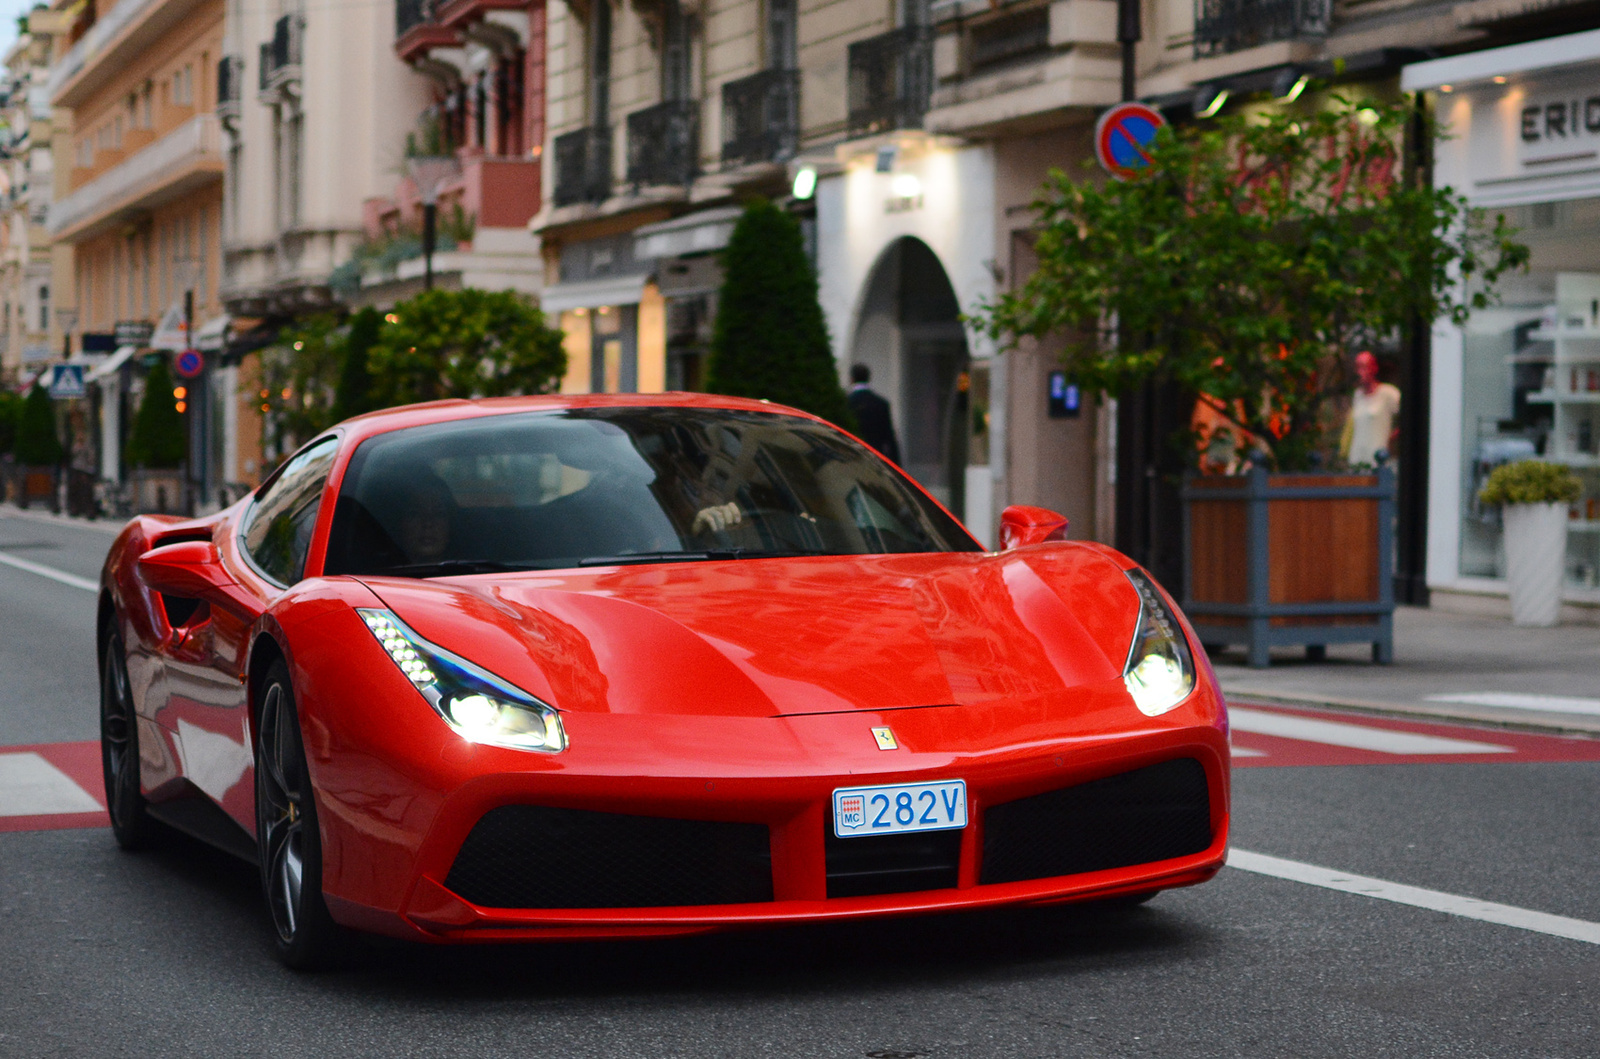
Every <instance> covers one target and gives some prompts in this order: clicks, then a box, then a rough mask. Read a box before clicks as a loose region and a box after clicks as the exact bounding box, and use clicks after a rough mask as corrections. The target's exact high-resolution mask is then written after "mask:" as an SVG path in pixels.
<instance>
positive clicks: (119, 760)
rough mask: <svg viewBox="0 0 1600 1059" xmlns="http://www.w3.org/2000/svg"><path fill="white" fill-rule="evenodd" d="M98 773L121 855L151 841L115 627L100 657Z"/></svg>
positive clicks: (134, 720)
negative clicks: (122, 851)
mask: <svg viewBox="0 0 1600 1059" xmlns="http://www.w3.org/2000/svg"><path fill="white" fill-rule="evenodd" d="M100 658H101V662H100V768H101V772H102V773H103V774H104V776H105V783H106V814H107V815H108V816H110V818H111V834H112V836H113V837H114V838H116V840H117V845H119V846H121V847H122V848H123V849H138V848H140V847H141V846H143V845H145V844H146V843H147V842H149V840H150V827H151V824H150V817H149V816H148V815H147V814H146V813H145V801H144V791H143V789H142V785H141V783H140V779H139V724H138V715H137V714H136V713H135V711H134V707H133V688H132V685H130V684H129V682H128V657H127V652H126V651H125V650H124V648H123V645H122V634H121V633H119V632H117V630H116V627H115V624H113V626H112V628H111V630H110V631H109V632H107V633H106V637H105V642H104V645H103V646H102V648H101V651H100Z"/></svg>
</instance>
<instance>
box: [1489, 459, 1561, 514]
mask: <svg viewBox="0 0 1600 1059" xmlns="http://www.w3.org/2000/svg"><path fill="white" fill-rule="evenodd" d="M1582 495H1583V484H1582V483H1581V482H1579V481H1578V477H1577V475H1575V474H1573V473H1572V472H1571V471H1569V470H1567V468H1565V467H1563V466H1562V465H1561V464H1559V463H1546V462H1545V461H1544V460H1518V461H1517V462H1516V463H1507V464H1504V465H1502V466H1500V467H1496V468H1495V469H1494V471H1493V472H1492V473H1491V474H1490V475H1489V480H1488V481H1487V482H1485V483H1484V486H1483V491H1482V492H1480V493H1479V494H1478V499H1479V500H1481V501H1483V502H1484V503H1485V504H1550V503H1556V504H1570V503H1572V502H1573V501H1574V500H1576V499H1578V497H1580V496H1582Z"/></svg>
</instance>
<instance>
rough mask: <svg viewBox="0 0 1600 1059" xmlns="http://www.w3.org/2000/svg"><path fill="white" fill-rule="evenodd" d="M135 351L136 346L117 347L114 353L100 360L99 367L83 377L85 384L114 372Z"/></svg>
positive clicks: (136, 349) (136, 350)
mask: <svg viewBox="0 0 1600 1059" xmlns="http://www.w3.org/2000/svg"><path fill="white" fill-rule="evenodd" d="M137 352H139V347H138V346H119V347H117V351H116V352H115V353H113V354H111V356H109V357H107V358H106V359H105V360H104V361H102V362H101V363H100V366H99V367H97V368H95V369H94V370H92V371H90V372H89V373H88V374H87V375H85V376H84V377H83V381H84V383H85V385H87V384H88V383H91V382H97V381H99V380H100V379H103V378H105V377H106V376H107V375H111V374H113V373H115V372H116V370H117V369H118V368H120V367H122V366H123V365H124V364H126V363H128V358H129V357H131V356H133V355H134V354H135V353H137Z"/></svg>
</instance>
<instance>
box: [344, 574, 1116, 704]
mask: <svg viewBox="0 0 1600 1059" xmlns="http://www.w3.org/2000/svg"><path fill="white" fill-rule="evenodd" d="M1117 559H1118V557H1116V556H1115V553H1111V552H1109V550H1107V549H1099V548H1096V547H1095V546H1090V545H1076V544H1072V543H1066V544H1050V545H1039V546H1036V547H1033V548H1024V549H1018V550H1017V551H1014V552H1006V553H1003V554H1000V555H983V554H978V553H958V554H938V555H905V556H843V557H840V556H826V557H807V558H802V559H747V560H731V561H716V562H685V563H661V564H651V565H640V566H622V567H607V568H596V569H593V570H579V571H560V572H553V573H549V574H545V573H528V574H515V575H485V576H473V577H455V578H440V579H434V580H426V581H422V580H410V579H402V578H384V577H371V578H363V580H364V581H365V582H366V583H367V585H368V587H370V588H371V589H372V590H373V591H374V592H376V593H377V595H378V596H379V597H380V598H381V599H383V601H384V602H385V604H386V605H387V606H389V607H390V608H391V609H393V610H394V611H395V613H397V614H398V615H399V616H400V617H401V619H402V620H404V621H405V622H406V623H407V624H408V625H410V626H411V627H412V628H413V629H415V630H416V631H417V632H418V633H419V634H421V635H422V636H424V637H426V638H427V639H429V640H431V641H432V642H434V643H437V644H439V645H440V646H442V647H444V648H446V649H448V650H450V651H453V652H455V653H456V654H459V655H461V656H462V657H465V658H468V659H471V660H472V661H473V662H476V663H477V664H479V665H481V666H483V667H484V668H486V669H488V670H490V671H491V672H494V673H496V674H497V675H499V676H501V677H503V678H504V679H506V680H509V681H511V682H512V683H514V684H516V685H518V686H519V687H523V688H525V689H526V690H528V691H530V692H532V693H533V694H535V695H537V696H539V697H540V698H542V699H545V700H547V701H549V702H550V703H551V704H552V705H555V706H556V707H558V708H560V709H563V710H580V711H599V712H610V713H667V714H692V715H718V716H741V717H752V716H783V715H796V714H813V713H835V712H841V711H850V710H870V711H880V710H892V709H900V708H906V707H915V706H932V705H944V704H955V703H963V704H967V703H979V702H985V701H992V700H996V699H1007V700H1011V701H1018V700H1026V699H1030V698H1041V697H1043V698H1051V697H1055V696H1057V695H1059V693H1060V692H1062V691H1064V690H1067V689H1070V688H1073V687H1077V686H1081V685H1085V684H1091V683H1096V682H1100V681H1105V680H1108V679H1112V678H1115V677H1116V676H1118V675H1119V674H1120V673H1121V670H1122V664H1123V661H1124V659H1125V657H1126V654H1127V650H1128V644H1129V642H1130V639H1131V637H1132V634H1133V628H1134V624H1135V621H1136V619H1137V613H1138V598H1137V594H1136V593H1135V591H1134V590H1133V588H1132V586H1131V585H1130V584H1129V582H1128V581H1127V579H1126V578H1125V577H1124V576H1123V575H1122V573H1121V566H1122V565H1123V564H1122V563H1119V562H1118V561H1117Z"/></svg>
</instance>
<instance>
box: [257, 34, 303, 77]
mask: <svg viewBox="0 0 1600 1059" xmlns="http://www.w3.org/2000/svg"><path fill="white" fill-rule="evenodd" d="M304 31H305V19H303V18H301V17H300V16H299V15H284V16H283V17H282V18H280V19H278V21H277V22H276V23H274V24H273V27H272V39H271V40H269V41H267V42H265V43H264V44H262V45H261V91H263V92H270V91H271V90H273V89H274V88H277V87H278V86H279V85H281V84H283V83H284V82H285V81H292V80H294V79H295V78H297V77H299V76H300V39H301V36H302V35H303V33H304Z"/></svg>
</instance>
